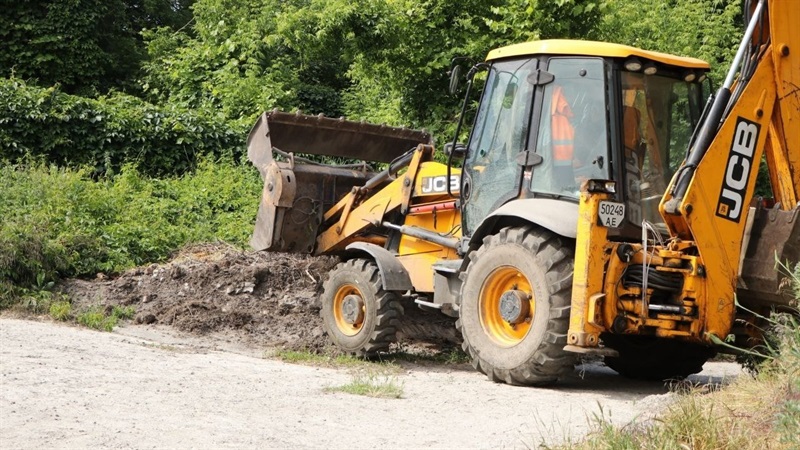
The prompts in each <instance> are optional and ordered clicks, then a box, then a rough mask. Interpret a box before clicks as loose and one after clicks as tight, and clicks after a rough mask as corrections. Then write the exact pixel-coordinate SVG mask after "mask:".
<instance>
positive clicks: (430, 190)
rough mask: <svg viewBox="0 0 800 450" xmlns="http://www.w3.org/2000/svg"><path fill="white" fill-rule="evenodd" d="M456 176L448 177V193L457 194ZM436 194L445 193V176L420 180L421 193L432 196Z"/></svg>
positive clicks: (457, 181)
mask: <svg viewBox="0 0 800 450" xmlns="http://www.w3.org/2000/svg"><path fill="white" fill-rule="evenodd" d="M459 181H460V180H459V177H458V175H450V192H458V183H459ZM438 192H447V176H446V175H439V176H437V177H423V178H422V193H423V194H434V193H438Z"/></svg>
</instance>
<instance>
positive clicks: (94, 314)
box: [75, 308, 117, 331]
mask: <svg viewBox="0 0 800 450" xmlns="http://www.w3.org/2000/svg"><path fill="white" fill-rule="evenodd" d="M75 319H76V320H77V321H78V323H79V324H81V325H83V326H85V327H87V328H92V329H94V330H99V331H112V330H113V329H114V327H115V326H117V318H116V317H114V316H107V315H105V314H104V313H103V310H102V309H100V308H92V309H89V310H88V311H84V312H82V313H80V314H78V317H76V318H75Z"/></svg>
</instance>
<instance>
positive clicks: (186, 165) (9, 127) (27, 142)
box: [0, 79, 246, 174]
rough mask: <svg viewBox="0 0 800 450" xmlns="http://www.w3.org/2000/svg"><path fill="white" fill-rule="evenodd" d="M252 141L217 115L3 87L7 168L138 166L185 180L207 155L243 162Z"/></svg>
mask: <svg viewBox="0 0 800 450" xmlns="http://www.w3.org/2000/svg"><path fill="white" fill-rule="evenodd" d="M245 138H246V127H244V126H237V125H236V124H231V123H229V122H226V121H224V120H222V118H221V117H219V116H217V115H215V114H213V113H207V112H206V113H203V112H200V111H194V110H189V109H186V108H180V107H177V106H174V105H169V106H164V107H160V106H154V105H151V104H148V103H146V102H144V101H142V100H139V99H137V98H135V97H131V96H128V95H123V94H117V95H114V96H111V97H101V98H99V99H96V100H94V99H87V98H82V97H76V96H72V95H67V94H64V93H61V92H59V91H58V89H55V88H48V89H43V88H38V87H33V86H28V85H26V84H25V83H23V82H22V81H19V80H16V79H12V80H6V79H0V160H3V159H6V160H11V161H20V160H21V159H23V158H25V157H26V156H28V155H34V156H42V157H44V158H45V160H46V161H48V162H52V163H56V164H58V165H72V166H77V165H91V166H92V167H93V168H94V170H95V171H97V172H106V171H108V170H114V169H117V168H119V167H120V166H121V165H122V164H124V163H127V162H135V163H136V164H137V165H138V167H139V168H140V170H142V171H144V172H146V173H149V174H167V173H169V174H178V173H183V172H185V171H186V170H188V169H191V168H193V167H194V166H195V165H196V162H197V158H198V157H199V156H200V155H208V154H210V155H222V154H241V153H242V151H243V144H244V140H245Z"/></svg>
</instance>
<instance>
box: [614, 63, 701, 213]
mask: <svg viewBox="0 0 800 450" xmlns="http://www.w3.org/2000/svg"><path fill="white" fill-rule="evenodd" d="M621 80H622V104H623V106H622V131H623V147H624V155H625V178H626V182H625V196H626V199H627V203H628V208H627V209H628V220H629V221H631V222H633V223H635V224H637V225H641V223H642V220H646V221H648V222H650V223H652V224H654V225H656V226H657V227H659V228H662V229H665V227H664V224H663V219H662V218H661V215H660V214H659V212H658V204H659V203H660V202H661V197H662V196H663V194H664V192H665V191H666V189H667V185H668V184H669V181H670V179H671V178H672V175H673V174H674V173H675V171H676V170H677V169H678V167H680V165H681V163H682V161H683V159H684V156H685V155H686V149H687V148H688V146H689V139H690V137H691V134H692V130H693V129H694V126H695V124H696V123H697V120H699V116H700V108H701V107H700V100H701V92H700V89H701V86H700V85H699V84H697V83H687V82H685V81H683V80H679V79H677V78H670V77H665V76H659V75H644V74H642V73H636V72H622V78H621Z"/></svg>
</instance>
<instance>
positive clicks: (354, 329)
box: [333, 284, 367, 336]
mask: <svg viewBox="0 0 800 450" xmlns="http://www.w3.org/2000/svg"><path fill="white" fill-rule="evenodd" d="M348 295H356V296H358V297H361V299H362V301H361V314H358V319H357V320H355V321H354V323H350V322H348V321H347V320H346V319H345V315H344V309H343V308H344V303H345V298H346V297H347V296H348ZM363 299H364V296H363V295H362V294H361V291H360V290H359V289H358V288H357V287H356V286H354V285H352V284H343V285H342V286H340V287H339V290H338V291H336V296H334V298H333V318H334V320H335V321H336V327H337V328H338V329H339V331H341V332H342V333H343V334H345V335H347V336H355V335H357V334H358V333H359V332H360V331H361V329H362V328H364V317H365V316H366V313H367V311H366V306H364V301H363Z"/></svg>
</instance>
